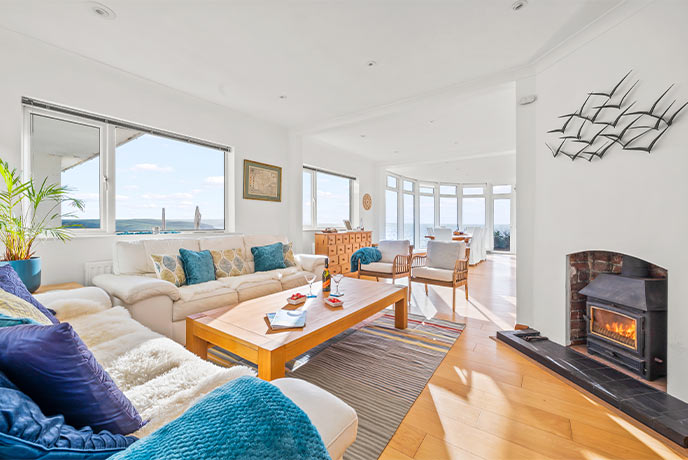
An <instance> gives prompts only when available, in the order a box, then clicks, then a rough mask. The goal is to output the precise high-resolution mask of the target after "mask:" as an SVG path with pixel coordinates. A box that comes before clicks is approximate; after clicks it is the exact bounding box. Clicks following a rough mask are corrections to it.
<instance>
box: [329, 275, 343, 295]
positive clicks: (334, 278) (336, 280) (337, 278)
mask: <svg viewBox="0 0 688 460" xmlns="http://www.w3.org/2000/svg"><path fill="white" fill-rule="evenodd" d="M342 278H344V275H342V274H341V273H337V274H336V275H333V276H332V281H334V285H335V288H336V289H335V291H336V292H335V293H334V294H332V297H341V296H343V295H344V294H341V293H340V292H339V283H340V282H341V281H342Z"/></svg>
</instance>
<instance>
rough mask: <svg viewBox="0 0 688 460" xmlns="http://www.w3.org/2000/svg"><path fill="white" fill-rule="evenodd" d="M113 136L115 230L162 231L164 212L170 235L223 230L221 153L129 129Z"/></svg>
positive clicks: (166, 226) (222, 158) (223, 157)
mask: <svg viewBox="0 0 688 460" xmlns="http://www.w3.org/2000/svg"><path fill="white" fill-rule="evenodd" d="M115 132H116V136H117V146H116V149H115V152H116V159H115V160H116V165H117V166H116V174H115V177H116V178H117V194H116V197H115V208H116V210H117V211H116V221H115V230H116V231H118V232H132V231H133V232H140V231H150V230H152V229H153V228H154V227H160V226H162V213H163V210H164V212H165V229H166V230H173V231H184V230H195V229H198V230H223V229H224V228H225V218H224V212H225V203H224V196H225V176H224V170H225V154H224V152H223V151H221V150H218V149H211V148H208V147H204V146H201V145H196V144H192V143H189V142H182V141H179V140H176V139H170V138H167V137H163V136H157V135H153V134H147V133H144V132H143V131H136V130H132V129H128V128H119V127H118V128H116V130H115ZM190 159H193V160H191V161H192V164H190ZM196 210H198V213H199V214H200V222H196V221H195V217H196V216H197V214H196ZM196 227H198V228H196Z"/></svg>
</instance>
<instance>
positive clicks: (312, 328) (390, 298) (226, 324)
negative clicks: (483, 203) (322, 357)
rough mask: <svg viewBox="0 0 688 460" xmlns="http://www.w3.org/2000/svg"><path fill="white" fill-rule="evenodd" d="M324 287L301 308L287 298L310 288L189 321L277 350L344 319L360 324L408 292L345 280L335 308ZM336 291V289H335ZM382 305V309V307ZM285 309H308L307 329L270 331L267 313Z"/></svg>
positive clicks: (317, 286)
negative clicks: (327, 301) (325, 296)
mask: <svg viewBox="0 0 688 460" xmlns="http://www.w3.org/2000/svg"><path fill="white" fill-rule="evenodd" d="M333 284H334V283H333ZM320 286H321V283H313V293H314V294H317V297H315V298H311V299H306V302H305V304H303V305H301V306H293V305H289V304H288V303H287V298H288V297H290V296H291V295H292V294H295V293H297V292H300V293H301V294H308V285H305V286H301V287H298V288H294V289H289V290H286V291H282V292H277V293H275V294H270V295H267V296H264V297H258V298H256V299H251V300H247V301H245V302H241V303H238V304H237V305H233V306H231V307H220V308H216V309H214V310H209V311H206V312H202V313H197V314H195V315H190V316H188V317H187V321H194V322H195V323H196V326H206V327H208V328H211V329H213V330H214V332H219V333H223V334H228V335H231V336H232V337H233V338H235V339H238V340H240V341H242V342H244V343H246V344H250V345H253V346H257V347H260V348H263V349H265V350H274V349H277V348H280V347H284V346H286V345H289V344H290V343H292V342H297V341H300V340H303V339H304V338H307V337H308V336H312V335H314V334H317V333H318V332H319V331H321V330H324V329H327V328H328V326H331V325H333V324H335V323H339V322H342V321H344V320H346V322H347V323H348V322H350V323H351V325H353V324H356V323H359V322H360V321H363V320H364V319H366V318H367V317H368V316H370V312H369V310H370V309H382V308H385V307H387V306H389V305H392V304H393V303H394V302H396V301H398V300H399V298H400V294H401V295H402V296H403V297H405V292H404V291H405V290H406V286H402V285H393V284H387V283H379V282H375V281H367V280H361V279H356V278H349V277H344V278H343V279H342V281H341V283H340V286H339V289H340V291H341V292H342V293H343V294H344V295H343V296H342V297H340V299H341V300H342V301H343V302H344V306H343V307H339V308H333V307H330V306H328V305H326V304H325V303H324V302H323V297H322V291H321V287H320ZM332 289H333V290H334V289H335V288H334V286H333V287H332ZM385 303H386V305H385ZM382 305H384V306H382ZM381 306H382V308H379V307H381ZM281 308H287V309H296V308H303V309H305V310H307V311H308V314H307V316H306V326H305V327H304V328H303V329H299V330H289V331H278V332H274V331H271V330H269V328H268V325H267V323H266V322H265V319H264V317H265V314H266V313H272V312H275V311H277V310H279V309H281Z"/></svg>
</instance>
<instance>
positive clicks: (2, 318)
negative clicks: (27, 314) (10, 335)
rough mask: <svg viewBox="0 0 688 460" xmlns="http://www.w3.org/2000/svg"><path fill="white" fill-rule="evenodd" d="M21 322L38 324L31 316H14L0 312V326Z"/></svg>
mask: <svg viewBox="0 0 688 460" xmlns="http://www.w3.org/2000/svg"><path fill="white" fill-rule="evenodd" d="M20 324H38V323H37V322H36V321H34V320H32V319H31V318H14V317H12V316H7V315H3V314H2V313H0V327H9V326H18V325H20Z"/></svg>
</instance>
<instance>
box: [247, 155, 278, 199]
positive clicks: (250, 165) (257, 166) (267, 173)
mask: <svg viewBox="0 0 688 460" xmlns="http://www.w3.org/2000/svg"><path fill="white" fill-rule="evenodd" d="M244 199H247V200H263V201H282V168H280V167H279V166H273V165H269V164H265V163H259V162H257V161H251V160H244Z"/></svg>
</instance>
